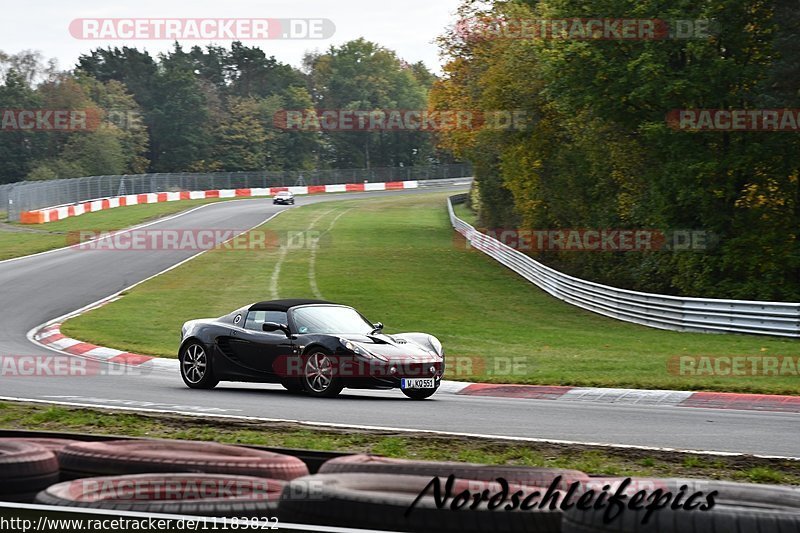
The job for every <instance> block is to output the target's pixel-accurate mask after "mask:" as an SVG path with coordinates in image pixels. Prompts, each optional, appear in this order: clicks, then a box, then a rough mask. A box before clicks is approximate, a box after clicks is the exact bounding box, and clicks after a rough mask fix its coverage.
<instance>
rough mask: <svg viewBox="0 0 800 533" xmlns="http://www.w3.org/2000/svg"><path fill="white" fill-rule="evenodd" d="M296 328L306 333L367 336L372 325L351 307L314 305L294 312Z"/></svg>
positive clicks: (299, 308) (301, 332) (293, 317)
mask: <svg viewBox="0 0 800 533" xmlns="http://www.w3.org/2000/svg"><path fill="white" fill-rule="evenodd" d="M292 319H293V320H294V327H295V328H296V329H297V332H298V333H300V334H306V333H355V334H360V335H366V334H368V333H370V332H371V331H372V330H373V326H372V324H370V323H369V322H367V321H366V320H365V319H364V317H362V316H361V315H359V314H358V312H356V310H355V309H351V308H350V307H339V306H324V305H313V306H308V307H298V308H296V309H293V310H292Z"/></svg>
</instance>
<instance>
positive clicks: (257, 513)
mask: <svg viewBox="0 0 800 533" xmlns="http://www.w3.org/2000/svg"><path fill="white" fill-rule="evenodd" d="M178 484H179V485H180V486H179V487H177V485H178ZM285 484H286V482H285V481H278V480H275V479H265V478H257V477H249V476H226V475H219V474H140V475H132V476H107V477H95V478H87V479H78V480H74V481H66V482H63V483H59V484H57V485H53V486H51V487H48V488H47V489H45V490H43V491H41V492H40V493H39V494H37V495H36V499H35V501H36V503H39V504H44V505H56V506H61V507H83V508H91V509H109V510H123V511H135V512H140V513H162V514H175V515H192V516H194V515H202V516H217V517H269V516H273V515H274V514H275V511H276V509H277V505H278V503H277V502H278V498H279V497H280V494H281V491H282V490H283V487H284V485H285ZM132 487H133V488H132ZM215 490H219V491H222V492H223V495H224V496H223V497H220V495H218V494H215V493H214V491H215ZM202 491H210V492H211V494H208V495H205V497H202V496H203V494H202ZM237 492H238V494H237ZM229 493H230V494H229ZM198 495H200V496H201V497H198ZM131 496H133V497H131ZM159 496H160V497H159ZM263 525H265V523H263V522H262V523H259V526H263Z"/></svg>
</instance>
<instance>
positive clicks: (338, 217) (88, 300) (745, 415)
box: [0, 187, 800, 457]
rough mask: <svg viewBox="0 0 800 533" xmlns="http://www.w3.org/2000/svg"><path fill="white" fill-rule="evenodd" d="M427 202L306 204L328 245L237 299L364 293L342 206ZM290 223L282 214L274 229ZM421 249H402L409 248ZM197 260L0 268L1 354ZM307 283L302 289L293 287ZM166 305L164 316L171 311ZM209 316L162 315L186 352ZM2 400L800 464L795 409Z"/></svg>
mask: <svg viewBox="0 0 800 533" xmlns="http://www.w3.org/2000/svg"><path fill="white" fill-rule="evenodd" d="M448 190H451V191H452V192H459V191H463V187H461V188H460V189H459V188H452V189H448ZM424 194H431V191H429V190H415V191H402V192H399V191H397V192H380V193H357V194H340V195H334V196H327V197H322V196H320V197H305V198H302V197H298V198H297V206H298V207H300V206H303V205H308V204H315V203H320V202H321V203H324V204H325V205H324V206H321V207H319V208H317V209H314V210H313V213H311V214H310V216H309V217H308V218H307V219H305V221H304V223H305V225H304V226H303V227H295V228H294V229H297V230H300V231H312V230H313V231H315V232H316V233H315V235H316V236H317V237H319V241H318V244H315V245H311V246H305V247H302V248H301V249H299V250H298V253H300V254H302V261H297V258H296V257H295V256H294V255H293V254H294V251H293V250H292V249H291V248H289V247H285V248H281V249H280V250H277V251H275V252H273V253H274V254H276V256H277V259H276V260H274V261H271V262H270V263H269V264H265V265H264V272H263V275H261V276H259V277H258V279H257V280H253V285H252V287H241V286H237V287H234V288H232V289H231V290H240V291H244V290H248V289H249V290H252V293H253V296H252V298H250V301H256V300H263V299H271V298H277V297H282V298H283V297H292V296H296V292H299V291H303V295H308V296H315V297H318V298H319V297H322V298H330V297H331V295H329V294H327V293H326V286H327V285H326V283H327V282H326V277H330V276H331V275H334V274H335V275H337V276H339V277H340V278H341V283H342V284H358V283H359V281H360V279H359V276H358V275H357V273H356V274H353V275H349V276H348V275H347V273H346V272H338V273H334V274H332V273H331V272H329V271H323V269H321V267H320V258H321V257H322V254H326V253H327V250H326V242H327V241H326V236H328V235H330V233H331V232H332V231H333V230H334V229H335V228H336V227H337V226H338V224H342V223H343V222H344V221H346V220H347V218H348V214H350V211H349V209H351V207H342V206H339V205H337V204H338V203H339V202H341V201H342V200H353V199H359V200H362V201H364V202H369V201H370V200H371V199H374V198H381V197H386V196H388V195H391V197H397V198H406V197H413V196H414V195H424ZM286 209H291V207H284V206H273V205H272V203H271V201H270V200H268V199H252V200H235V201H227V202H219V203H213V204H208V205H204V206H202V207H200V208H196V209H192V210H189V211H186V212H183V213H180V214H178V215H174V216H172V217H168V218H165V219H160V220H156V221H155V222H152V223H150V224H149V226H148V227H149V228H150V229H154V230H157V229H159V228H161V229H170V230H193V229H197V228H224V229H226V230H235V231H236V232H245V231H247V230H249V229H251V228H254V227H257V226H259V225H261V224H262V223H264V222H265V221H266V220H268V219H270V217H273V216H274V215H276V214H277V213H280V212H281V211H285V210H286ZM442 209H444V204H443V202H442ZM280 219H281V217H277V218H275V222H276V223H277V222H279V221H280ZM431 231H434V230H433V229H432V230H431ZM389 237H390V236H389ZM413 245H414V243H405V246H413ZM197 253H198V252H197V251H196V250H149V251H147V253H133V252H129V253H122V252H119V251H114V250H104V249H96V250H81V251H76V250H75V249H69V248H68V249H62V250H56V251H52V252H48V253H44V254H40V255H35V256H30V257H24V258H19V259H15V260H11V261H5V262H0V291H2V295H3V297H2V302H3V304H4V305H3V306H2V307H0V353H1V354H3V355H6V356H10V355H18V356H23V355H52V353H53V352H51V351H49V350H47V349H46V348H43V347H41V346H38V345H36V344H33V343H32V342H31V341H30V340H29V339H28V337H27V334H28V332H29V331H31V330H32V329H34V328H36V327H37V326H40V325H41V324H44V323H46V322H48V321H51V320H53V319H55V318H57V317H61V316H65V315H68V314H70V313H73V312H74V311H76V310H78V309H81V308H84V307H85V306H88V305H90V304H92V303H93V302H97V301H99V300H101V299H103V298H106V297H108V296H109V295H112V294H115V293H118V292H119V291H123V290H125V289H127V288H128V287H130V286H132V285H134V284H137V283H139V282H141V281H143V280H145V279H148V278H151V277H153V276H157V275H159V274H160V273H162V272H164V271H166V270H168V269H171V268H173V267H175V266H176V265H180V264H181V263H184V262H186V261H188V260H190V259H191V258H192V257H194V256H195V255H197ZM237 253H245V252H234V253H231V254H229V257H230V258H231V259H230V260H229V261H227V262H226V264H225V265H224V268H221V269H220V273H219V276H218V277H217V278H216V279H214V280H213V286H198V287H196V288H195V291H196V294H197V295H198V296H197V297H198V298H203V295H204V294H213V293H215V291H219V290H220V288H224V287H226V285H228V284H229V283H230V282H229V281H228V280H226V278H225V272H226V270H225V269H235V268H236V254H237ZM395 254H396V261H397V268H398V269H401V268H402V265H403V250H402V247H399V248H398V249H397V250H396V252H395ZM209 255H210V254H209ZM363 260H364V262H368V261H369V257H368V256H365V257H364V258H363ZM487 261H490V260H489V259H487ZM298 268H302V269H303V271H304V276H293V275H291V274H289V273H290V272H291V271H296V270H297V269H298ZM497 271H498V272H501V271H502V267H500V266H498V267H497ZM287 274H288V275H287ZM383 276H384V278H385V282H386V283H387V285H389V286H391V284H392V272H391V271H390V270H389V271H386V272H385V273H384V274H383ZM297 280H300V281H297ZM376 281H380V280H372V281H371V283H375V282H376ZM300 282H302V287H301V286H299V285H297V284H298V283H300ZM470 282H472V281H470ZM463 290H465V291H468V290H469V287H468V286H465V287H464V289H463ZM532 290H535V289H532ZM123 300H124V296H123ZM243 303H247V302H243ZM342 303H345V304H348V303H351V302H348V301H343V302H342ZM403 305H404V295H403V294H397V295H396V301H393V302H392V306H397V307H402V306H403ZM167 308H168V306H167V307H165V310H166V312H167V313H168V310H167ZM227 310H229V309H225V310H223V311H227ZM148 312H151V311H148ZM162 312H163V311H162ZM435 312H436V309H435V308H433V309H431V313H435ZM220 314H222V313H220ZM203 316H208V315H204V314H203V313H200V314H198V315H197V316H192V317H170V316H164V323H165V324H169V325H168V326H166V325H165V328H166V329H167V333H168V334H169V335H172V336H174V338H175V343H176V345H177V339H178V333H179V332H178V331H177V330H175V329H174V327H173V324H174V323H175V322H181V321H183V320H184V319H186V318H201V317H203ZM370 318H372V319H374V320H383V321H384V322H387V323H389V324H390V321H387V320H384V318H385V317H380V316H379V317H370ZM534 326H535V325H532V326H531V327H534ZM118 327H119V328H124V331H123V335H121V336H122V337H136V336H137V335H143V333H142V332H141V330H140V328H139V327H138V324H137V321H136V319H135V315H131V316H130V317H128V318H127V320H126V321H124V322H121V323H120V324H118ZM474 328H476V330H478V331H480V333H481V334H482V335H488V336H491V335H492V328H491V327H490V326H487V325H486V324H481V323H476V324H474ZM391 331H394V330H391ZM423 331H424V329H423ZM145 335H146V334H145ZM496 341H497V343H498V346H501V345H502V338H497V339H496ZM176 348H177V346H176ZM446 348H447V347H446ZM0 396H2V397H3V398H6V399H24V400H30V401H36V402H48V403H64V404H70V405H86V406H99V407H109V408H115V409H138V410H147V411H168V412H178V413H189V414H192V415H196V416H225V417H245V418H258V419H269V420H291V421H300V422H307V423H312V424H321V425H334V426H352V427H373V428H383V429H387V428H389V429H393V430H397V431H439V432H450V433H458V434H471V435H483V436H491V437H507V438H516V439H533V440H536V439H540V440H554V441H567V442H580V443H598V444H609V445H619V446H639V447H651V448H670V449H688V450H697V451H711V452H723V453H748V454H757V455H765V456H780V457H800V440H798V438H797V437H798V427H800V425H799V424H798V422H800V415H798V414H795V413H780V412H766V411H765V412H753V411H737V410H714V409H703V408H689V409H687V408H683V409H676V408H674V407H673V406H668V405H630V404H600V403H592V402H553V401H548V400H534V399H516V398H515V399H508V398H489V397H476V396H462V395H457V394H453V393H451V392H448V390H447V389H446V387H443V389H442V390H440V391H439V393H437V394H436V395H435V396H434V397H433V398H432V399H431V400H428V401H424V402H412V401H408V400H406V399H405V397H404V396H403V395H402V394H400V393H399V392H398V391H349V390H345V391H344V393H343V394H342V396H341V397H340V398H337V399H334V400H319V399H313V398H308V397H304V396H297V395H292V394H289V393H288V392H287V391H285V390H283V388H282V387H280V386H277V385H254V384H239V383H223V384H221V385H220V386H219V387H218V388H217V389H215V390H212V391H202V390H190V389H187V388H186V387H185V386H184V385H183V383H182V381H181V378H180V376H179V375H178V373H177V370H175V371H169V370H164V369H160V368H152V369H149V370H148V369H140V370H138V371H123V370H119V371H108V372H99V373H95V374H93V375H87V376H71V377H66V376H48V375H38V376H12V375H5V376H2V377H0Z"/></svg>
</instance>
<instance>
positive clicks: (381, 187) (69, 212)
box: [20, 181, 419, 224]
mask: <svg viewBox="0 0 800 533" xmlns="http://www.w3.org/2000/svg"><path fill="white" fill-rule="evenodd" d="M417 188H419V182H418V181H387V182H380V183H368V182H367V183H341V184H335V185H308V186H297V187H264V188H249V189H214V190H210V191H176V192H159V193H146V194H128V195H125V196H114V197H111V198H98V199H95V200H89V201H87V202H83V203H79V204H74V205H63V206H57V207H49V208H44V209H37V210H35V211H24V212H22V213H21V214H20V222H21V223H22V224H45V223H47V222H55V221H57V220H63V219H65V218H70V217H76V216H80V215H83V214H84V213H94V212H96V211H104V210H106V209H115V208H117V207H126V206H130V205H140V204H156V203H161V202H177V201H179V200H203V199H207V198H251V197H259V196H275V195H276V194H278V193H279V192H281V191H290V192H292V193H293V194H295V195H300V196H302V195H307V194H324V193H337V192H372V191H398V190H405V189H417Z"/></svg>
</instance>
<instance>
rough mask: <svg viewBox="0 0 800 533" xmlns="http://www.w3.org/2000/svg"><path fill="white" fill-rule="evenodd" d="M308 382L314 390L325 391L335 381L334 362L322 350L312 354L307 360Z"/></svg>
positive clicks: (306, 374) (306, 372)
mask: <svg viewBox="0 0 800 533" xmlns="http://www.w3.org/2000/svg"><path fill="white" fill-rule="evenodd" d="M305 378H306V383H307V384H308V386H309V388H311V390H313V391H314V392H325V391H326V390H328V387H330V386H331V382H332V381H333V363H331V360H330V358H329V357H328V356H327V355H325V354H324V353H321V352H316V353H313V354H311V355H310V356H309V357H308V360H307V361H306V368H305Z"/></svg>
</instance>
